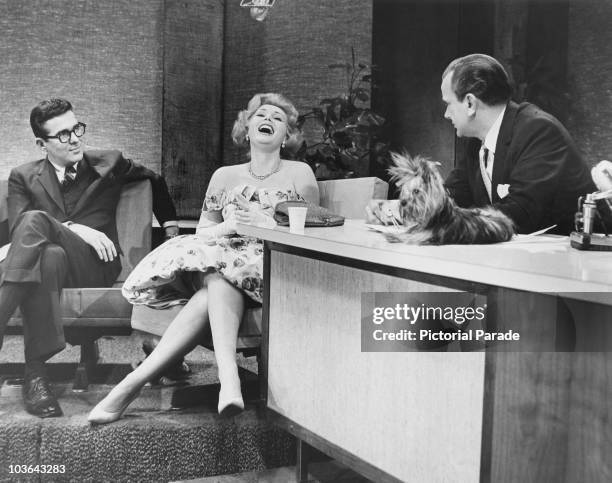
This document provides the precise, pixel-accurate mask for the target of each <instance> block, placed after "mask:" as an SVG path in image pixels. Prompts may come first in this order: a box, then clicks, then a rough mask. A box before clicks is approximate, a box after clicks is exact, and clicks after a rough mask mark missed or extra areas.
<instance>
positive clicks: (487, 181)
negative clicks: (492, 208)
mask: <svg viewBox="0 0 612 483" xmlns="http://www.w3.org/2000/svg"><path fill="white" fill-rule="evenodd" d="M478 157H479V158H480V175H481V176H482V181H483V183H484V185H485V188H486V190H487V195H489V202H491V201H493V198H492V197H491V178H489V173H487V163H488V161H489V150H488V149H487V148H485V147H484V144H483V145H482V146H481V148H480V152H479V156H478Z"/></svg>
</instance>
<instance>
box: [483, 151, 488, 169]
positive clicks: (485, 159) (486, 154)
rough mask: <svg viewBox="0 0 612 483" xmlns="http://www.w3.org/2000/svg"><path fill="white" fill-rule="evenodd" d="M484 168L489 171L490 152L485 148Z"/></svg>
mask: <svg viewBox="0 0 612 483" xmlns="http://www.w3.org/2000/svg"><path fill="white" fill-rule="evenodd" d="M483 158H484V166H485V169H487V165H488V164H489V150H488V149H487V148H484V156H483Z"/></svg>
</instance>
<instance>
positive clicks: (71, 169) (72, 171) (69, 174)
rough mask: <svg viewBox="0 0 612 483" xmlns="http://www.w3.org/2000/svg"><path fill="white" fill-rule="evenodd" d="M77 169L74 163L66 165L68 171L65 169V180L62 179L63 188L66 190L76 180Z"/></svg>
mask: <svg viewBox="0 0 612 483" xmlns="http://www.w3.org/2000/svg"><path fill="white" fill-rule="evenodd" d="M76 176H77V170H76V167H75V165H74V164H70V165H67V166H66V171H64V181H62V188H63V189H64V191H66V190H68V189H69V188H70V187H71V186H72V185H73V184H74V181H75V180H76Z"/></svg>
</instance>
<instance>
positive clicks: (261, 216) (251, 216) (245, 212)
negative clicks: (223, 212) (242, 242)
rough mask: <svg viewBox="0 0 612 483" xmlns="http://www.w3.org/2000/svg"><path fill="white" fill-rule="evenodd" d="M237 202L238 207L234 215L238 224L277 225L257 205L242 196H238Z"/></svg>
mask: <svg viewBox="0 0 612 483" xmlns="http://www.w3.org/2000/svg"><path fill="white" fill-rule="evenodd" d="M236 201H237V202H238V206H237V207H236V210H235V211H234V213H233V217H234V219H235V220H236V222H238V223H246V224H249V225H263V226H271V225H275V223H274V220H272V219H271V217H270V216H269V215H268V214H266V212H265V211H264V210H263V209H262V208H261V207H260V206H259V205H258V204H257V203H249V201H248V200H247V199H246V198H245V197H244V196H242V195H237V196H236Z"/></svg>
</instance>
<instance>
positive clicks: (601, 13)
mask: <svg viewBox="0 0 612 483" xmlns="http://www.w3.org/2000/svg"><path fill="white" fill-rule="evenodd" d="M569 8H570V11H569V36H568V45H569V52H568V84H569V96H570V117H569V121H568V127H569V130H570V131H571V133H572V134H573V135H574V137H575V139H576V141H577V143H578V147H579V148H580V150H581V151H582V153H583V155H584V157H585V159H586V160H587V162H588V163H589V164H594V163H596V162H597V161H599V160H601V159H610V160H612V29H610V25H609V24H610V19H611V18H612V2H610V1H608V0H583V1H580V2H578V1H570V7H569Z"/></svg>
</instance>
